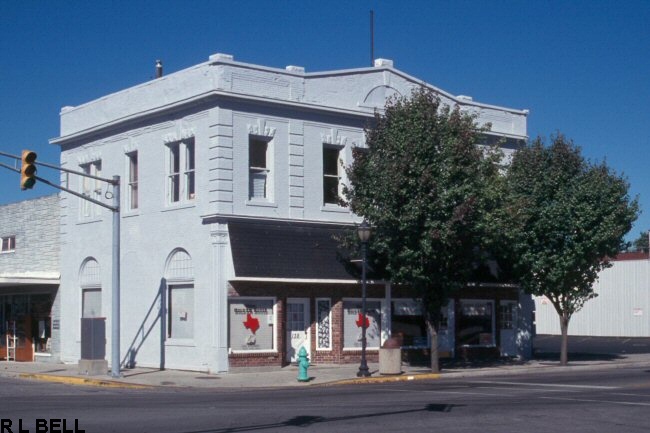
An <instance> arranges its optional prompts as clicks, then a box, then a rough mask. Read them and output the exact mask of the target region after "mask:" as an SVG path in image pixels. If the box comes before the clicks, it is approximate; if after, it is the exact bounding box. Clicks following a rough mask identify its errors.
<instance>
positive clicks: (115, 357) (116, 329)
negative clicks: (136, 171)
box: [111, 176, 120, 377]
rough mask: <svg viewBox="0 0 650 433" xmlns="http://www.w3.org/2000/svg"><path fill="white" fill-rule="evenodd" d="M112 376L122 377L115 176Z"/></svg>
mask: <svg viewBox="0 0 650 433" xmlns="http://www.w3.org/2000/svg"><path fill="white" fill-rule="evenodd" d="M113 182H114V183H113V185H114V188H113V207H114V210H113V266H112V275H111V280H112V285H113V293H112V310H111V315H112V316H113V317H112V319H111V376H112V377H120V177H119V176H113Z"/></svg>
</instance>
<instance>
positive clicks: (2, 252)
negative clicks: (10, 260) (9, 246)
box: [0, 250, 16, 254]
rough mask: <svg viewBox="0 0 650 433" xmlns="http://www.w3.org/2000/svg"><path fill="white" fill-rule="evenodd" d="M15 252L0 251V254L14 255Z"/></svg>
mask: <svg viewBox="0 0 650 433" xmlns="http://www.w3.org/2000/svg"><path fill="white" fill-rule="evenodd" d="M15 252H16V250H9V251H0V254H12V253H15Z"/></svg>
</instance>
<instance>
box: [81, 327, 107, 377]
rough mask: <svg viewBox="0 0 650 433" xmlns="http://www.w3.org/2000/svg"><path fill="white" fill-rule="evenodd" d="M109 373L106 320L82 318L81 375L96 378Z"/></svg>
mask: <svg viewBox="0 0 650 433" xmlns="http://www.w3.org/2000/svg"><path fill="white" fill-rule="evenodd" d="M107 372H108V361H106V318H105V317H93V318H82V319H81V359H80V360H79V374H85V375H89V376H95V375H100V374H106V373H107Z"/></svg>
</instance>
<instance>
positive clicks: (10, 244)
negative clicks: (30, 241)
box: [0, 236, 16, 253]
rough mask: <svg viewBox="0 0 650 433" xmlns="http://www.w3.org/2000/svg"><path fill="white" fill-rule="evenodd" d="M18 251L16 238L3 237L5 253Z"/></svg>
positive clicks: (3, 250)
mask: <svg viewBox="0 0 650 433" xmlns="http://www.w3.org/2000/svg"><path fill="white" fill-rule="evenodd" d="M15 250H16V236H3V237H2V250H0V251H1V252H3V253H10V252H12V251H15Z"/></svg>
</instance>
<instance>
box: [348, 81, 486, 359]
mask: <svg viewBox="0 0 650 433" xmlns="http://www.w3.org/2000/svg"><path fill="white" fill-rule="evenodd" d="M481 132H484V131H483V130H481V129H480V128H478V127H477V125H476V124H475V118H474V117H472V116H470V115H467V114H463V113H461V112H460V111H459V110H458V108H451V107H449V106H446V105H445V104H442V103H441V101H440V99H439V98H438V97H437V96H436V95H434V94H433V93H431V92H429V91H427V90H420V91H416V92H414V93H413V95H411V97H410V98H401V99H396V100H393V101H390V102H389V103H388V104H387V105H386V107H385V112H384V114H383V115H380V114H377V115H376V116H375V123H374V127H371V128H368V129H367V130H366V143H367V146H368V149H367V151H357V152H355V155H354V162H353V164H352V165H351V166H350V167H349V168H348V169H347V174H348V178H349V187H346V188H345V190H344V192H345V195H346V198H347V201H348V202H349V205H350V207H351V209H352V210H353V211H354V212H355V213H356V214H357V215H360V216H362V217H364V218H366V220H367V221H368V222H369V223H370V224H371V225H372V227H373V232H374V233H373V236H372V238H371V243H370V246H369V247H370V250H371V255H372V256H373V258H374V262H373V263H374V264H373V267H374V269H375V271H383V274H384V275H383V276H384V277H385V278H387V279H389V280H390V281H392V282H393V283H396V284H406V285H409V286H411V287H412V288H414V289H415V290H416V292H417V294H418V297H419V298H421V299H422V302H423V306H424V315H425V320H426V323H427V326H428V328H429V333H430V335H431V368H432V370H433V371H438V370H439V366H438V351H437V347H438V341H437V332H436V326H435V325H436V324H437V323H438V320H439V317H440V310H441V307H443V306H444V305H446V303H447V302H448V298H449V295H450V294H451V293H453V292H454V291H455V290H457V289H458V288H460V287H463V286H464V285H466V284H467V282H468V281H469V280H470V278H471V273H472V269H473V267H474V265H475V263H476V260H477V255H478V251H479V249H478V248H477V246H479V245H480V244H481V242H480V237H481V234H480V230H479V228H480V223H479V222H480V220H481V218H482V216H483V215H484V214H485V213H486V212H487V210H488V208H489V205H490V203H491V202H490V200H489V194H487V193H486V186H489V185H492V183H491V182H490V181H489V178H493V177H495V176H497V174H498V167H497V165H496V164H494V162H495V158H497V157H498V155H496V153H494V152H489V151H488V150H487V149H483V150H482V149H481V148H479V147H478V146H477V143H478V142H479V141H480V138H481V137H480V134H481Z"/></svg>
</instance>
